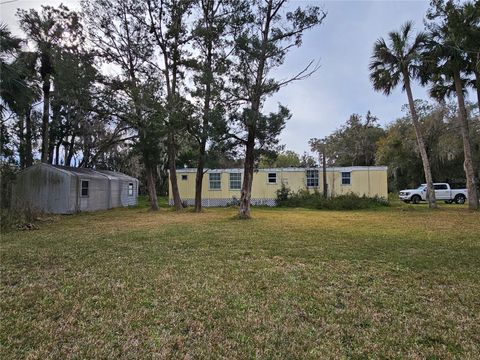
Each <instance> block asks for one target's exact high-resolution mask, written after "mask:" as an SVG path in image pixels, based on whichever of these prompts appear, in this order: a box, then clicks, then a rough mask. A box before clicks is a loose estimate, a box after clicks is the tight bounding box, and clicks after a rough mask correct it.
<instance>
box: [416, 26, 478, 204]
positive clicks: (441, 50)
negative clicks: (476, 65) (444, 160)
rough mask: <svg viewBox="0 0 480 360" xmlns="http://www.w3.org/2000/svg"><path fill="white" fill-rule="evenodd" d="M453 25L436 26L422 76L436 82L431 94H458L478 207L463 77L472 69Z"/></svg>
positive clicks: (470, 188) (471, 195) (471, 197)
mask: <svg viewBox="0 0 480 360" xmlns="http://www.w3.org/2000/svg"><path fill="white" fill-rule="evenodd" d="M447 21H448V19H447ZM452 27H453V26H449V24H448V23H445V24H443V25H442V26H435V27H434V29H433V31H432V34H431V38H432V41H431V42H430V43H429V50H428V51H427V52H426V53H425V61H424V62H425V65H424V70H423V71H422V72H423V74H422V77H423V82H424V83H427V82H430V83H431V84H432V87H431V90H430V94H431V95H432V96H433V97H434V98H436V99H437V100H440V101H442V100H444V98H445V97H448V96H450V95H451V94H455V95H456V97H457V102H458V121H459V127H460V132H461V134H462V140H463V154H464V164H463V167H464V169H465V176H466V179H467V192H468V207H469V208H470V209H471V210H477V209H478V195H477V189H476V185H475V170H474V168H473V160H472V145H471V141H470V130H469V124H468V114H467V108H466V106H465V97H464V93H465V92H466V90H465V89H466V86H467V83H468V80H469V79H464V78H463V77H462V75H463V74H465V73H468V69H469V59H468V55H467V53H466V52H465V51H463V50H462V49H461V48H459V47H458V46H456V42H455V36H454V35H453V34H452V33H451V32H450V30H449V29H451V28H452Z"/></svg>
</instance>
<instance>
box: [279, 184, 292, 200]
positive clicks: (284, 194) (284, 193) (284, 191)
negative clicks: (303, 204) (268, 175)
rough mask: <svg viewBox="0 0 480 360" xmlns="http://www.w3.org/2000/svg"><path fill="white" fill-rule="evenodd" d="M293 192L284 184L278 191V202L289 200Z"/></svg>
mask: <svg viewBox="0 0 480 360" xmlns="http://www.w3.org/2000/svg"><path fill="white" fill-rule="evenodd" d="M291 194H292V191H291V190H290V188H289V187H287V186H286V185H285V183H283V182H282V186H281V187H280V189H278V190H277V202H279V201H285V200H288V198H289V197H290V195H291Z"/></svg>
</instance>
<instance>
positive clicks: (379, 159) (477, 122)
mask: <svg viewBox="0 0 480 360" xmlns="http://www.w3.org/2000/svg"><path fill="white" fill-rule="evenodd" d="M415 108H416V110H417V113H418V117H419V125H420V129H421V132H422V134H424V135H423V139H424V143H425V148H426V151H427V155H428V158H429V162H430V166H431V171H432V178H433V179H434V181H435V182H449V183H450V184H452V185H453V186H457V187H459V186H466V181H465V171H464V168H463V163H464V151H463V141H462V136H461V130H460V126H459V121H458V110H457V106H456V105H455V103H451V102H450V103H445V104H438V103H434V102H427V101H423V100H417V101H416V102H415ZM467 112H468V119H469V131H470V139H471V146H472V162H473V167H474V169H475V172H476V178H477V179H478V178H479V177H480V118H479V117H478V106H477V105H476V104H475V105H474V104H467ZM310 145H311V150H312V151H314V152H316V153H317V154H318V158H319V159H320V161H319V162H322V157H323V156H324V155H325V159H326V163H327V165H328V166H374V165H387V166H388V176H389V181H388V185H389V191H391V192H398V191H399V190H401V189H405V188H412V187H417V186H418V185H419V184H420V182H423V181H424V180H423V179H424V172H423V165H422V160H421V157H420V153H419V149H418V143H417V139H416V134H415V129H414V128H413V126H412V119H411V116H410V114H408V115H406V116H404V117H401V118H398V119H396V120H395V121H393V122H390V123H389V124H387V125H386V126H385V127H381V126H380V124H379V121H378V119H377V118H376V117H375V116H373V115H372V114H371V113H370V112H368V113H367V114H366V115H365V116H361V115H358V114H352V115H351V116H350V118H349V119H348V120H347V121H346V122H345V124H344V125H342V127H340V128H339V129H338V130H336V131H335V132H333V133H332V134H331V135H329V136H327V137H326V138H324V139H321V140H318V139H312V141H311V142H310ZM288 153H290V152H286V153H285V154H281V155H280V156H279V159H280V160H281V161H283V159H284V158H288V159H291V158H293V156H292V155H289V156H288V157H287V156H286V154H288ZM296 158H297V159H299V156H298V155H296ZM298 165H300V163H298ZM315 166H318V164H315Z"/></svg>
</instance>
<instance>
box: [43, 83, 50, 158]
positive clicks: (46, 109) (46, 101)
mask: <svg viewBox="0 0 480 360" xmlns="http://www.w3.org/2000/svg"><path fill="white" fill-rule="evenodd" d="M42 89H43V114H42V162H43V163H46V162H48V145H49V140H50V138H49V136H48V122H49V119H50V75H47V76H45V78H44V80H43V88H42Z"/></svg>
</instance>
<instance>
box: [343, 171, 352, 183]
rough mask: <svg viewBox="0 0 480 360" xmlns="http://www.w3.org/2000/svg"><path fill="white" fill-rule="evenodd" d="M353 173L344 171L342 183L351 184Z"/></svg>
mask: <svg viewBox="0 0 480 360" xmlns="http://www.w3.org/2000/svg"><path fill="white" fill-rule="evenodd" d="M350 175H351V173H350V172H342V185H350V184H351V177H350Z"/></svg>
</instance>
